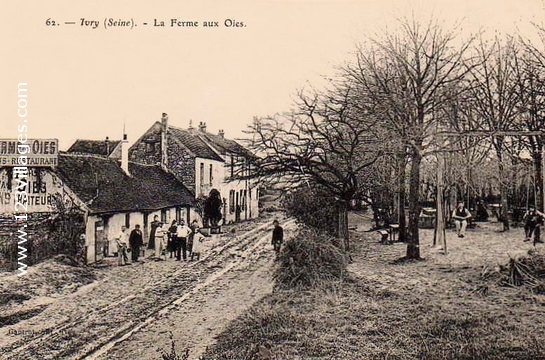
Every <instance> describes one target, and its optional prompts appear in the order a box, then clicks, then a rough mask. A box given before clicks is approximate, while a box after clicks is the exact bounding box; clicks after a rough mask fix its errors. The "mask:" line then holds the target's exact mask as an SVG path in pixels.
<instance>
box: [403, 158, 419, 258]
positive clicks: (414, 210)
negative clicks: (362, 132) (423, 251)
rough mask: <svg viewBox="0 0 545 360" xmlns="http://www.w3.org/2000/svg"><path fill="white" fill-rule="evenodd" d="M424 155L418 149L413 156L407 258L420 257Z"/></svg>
mask: <svg viewBox="0 0 545 360" xmlns="http://www.w3.org/2000/svg"><path fill="white" fill-rule="evenodd" d="M421 162H422V156H421V155H420V154H418V153H417V152H416V151H415V152H414V154H413V156H412V161H411V170H410V180H409V226H408V227H407V239H406V242H407V259H420V240H419V237H418V218H419V217H420V203H419V200H420V163H421Z"/></svg>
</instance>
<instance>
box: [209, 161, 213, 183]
mask: <svg viewBox="0 0 545 360" xmlns="http://www.w3.org/2000/svg"><path fill="white" fill-rule="evenodd" d="M209 172H210V174H209V175H210V186H212V178H213V175H212V164H210V171H209Z"/></svg>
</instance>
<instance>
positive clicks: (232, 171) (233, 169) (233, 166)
mask: <svg viewBox="0 0 545 360" xmlns="http://www.w3.org/2000/svg"><path fill="white" fill-rule="evenodd" d="M231 177H232V178H234V177H235V157H234V156H233V155H231Z"/></svg>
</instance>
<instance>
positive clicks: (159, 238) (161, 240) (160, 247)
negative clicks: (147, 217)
mask: <svg viewBox="0 0 545 360" xmlns="http://www.w3.org/2000/svg"><path fill="white" fill-rule="evenodd" d="M166 236H167V232H166V231H165V229H163V223H162V222H159V224H158V225H157V229H156V230H155V259H157V260H162V258H161V256H162V255H163V253H164V254H165V260H166V259H167V255H166V249H165V237H166Z"/></svg>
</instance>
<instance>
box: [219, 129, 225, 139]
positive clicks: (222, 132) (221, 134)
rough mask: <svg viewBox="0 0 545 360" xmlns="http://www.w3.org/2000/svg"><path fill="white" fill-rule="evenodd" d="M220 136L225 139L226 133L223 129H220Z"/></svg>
mask: <svg viewBox="0 0 545 360" xmlns="http://www.w3.org/2000/svg"><path fill="white" fill-rule="evenodd" d="M218 135H219V136H221V138H222V139H224V138H225V131H223V129H220V131H218Z"/></svg>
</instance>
